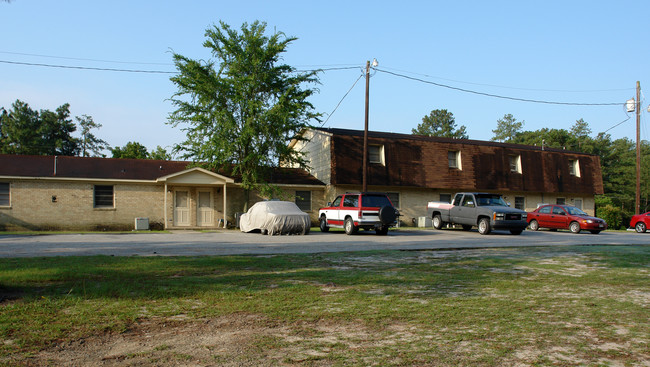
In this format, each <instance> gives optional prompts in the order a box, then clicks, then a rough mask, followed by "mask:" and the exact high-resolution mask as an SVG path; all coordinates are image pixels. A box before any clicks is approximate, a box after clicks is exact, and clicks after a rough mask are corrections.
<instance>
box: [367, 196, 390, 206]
mask: <svg viewBox="0 0 650 367" xmlns="http://www.w3.org/2000/svg"><path fill="white" fill-rule="evenodd" d="M361 206H363V207H377V208H381V207H382V206H391V204H390V200H388V197H387V196H386V195H362V196H361Z"/></svg>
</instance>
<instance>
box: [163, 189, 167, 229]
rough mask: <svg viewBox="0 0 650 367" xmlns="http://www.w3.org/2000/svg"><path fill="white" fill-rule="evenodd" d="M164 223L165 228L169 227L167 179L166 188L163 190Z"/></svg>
mask: <svg viewBox="0 0 650 367" xmlns="http://www.w3.org/2000/svg"><path fill="white" fill-rule="evenodd" d="M163 198H164V199H163V221H164V222H165V224H164V225H163V228H164V229H167V181H165V190H164V191H163Z"/></svg>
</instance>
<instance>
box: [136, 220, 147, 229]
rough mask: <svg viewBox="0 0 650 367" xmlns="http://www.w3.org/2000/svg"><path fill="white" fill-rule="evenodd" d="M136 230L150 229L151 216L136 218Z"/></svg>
mask: <svg viewBox="0 0 650 367" xmlns="http://www.w3.org/2000/svg"><path fill="white" fill-rule="evenodd" d="M135 230H136V231H148V230H149V218H135Z"/></svg>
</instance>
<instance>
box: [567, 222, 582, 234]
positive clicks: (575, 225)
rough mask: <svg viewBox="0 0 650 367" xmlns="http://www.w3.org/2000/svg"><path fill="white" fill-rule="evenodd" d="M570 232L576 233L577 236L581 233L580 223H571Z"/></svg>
mask: <svg viewBox="0 0 650 367" xmlns="http://www.w3.org/2000/svg"><path fill="white" fill-rule="evenodd" d="M569 230H570V231H571V233H576V234H577V233H580V223H578V222H571V224H569Z"/></svg>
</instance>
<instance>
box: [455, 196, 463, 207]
mask: <svg viewBox="0 0 650 367" xmlns="http://www.w3.org/2000/svg"><path fill="white" fill-rule="evenodd" d="M462 199H463V194H456V196H454V205H455V206H458V205H460V201H461V200H462Z"/></svg>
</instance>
